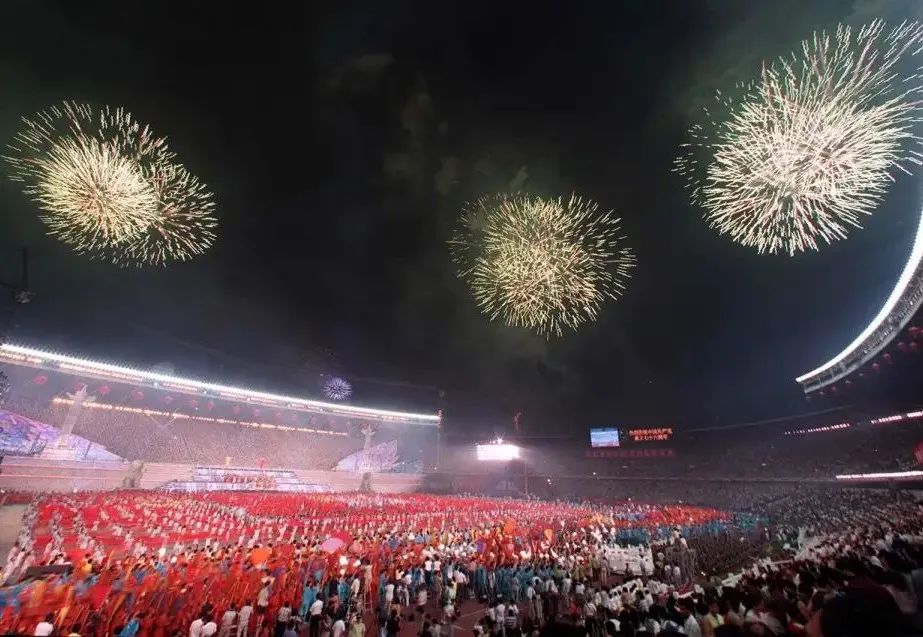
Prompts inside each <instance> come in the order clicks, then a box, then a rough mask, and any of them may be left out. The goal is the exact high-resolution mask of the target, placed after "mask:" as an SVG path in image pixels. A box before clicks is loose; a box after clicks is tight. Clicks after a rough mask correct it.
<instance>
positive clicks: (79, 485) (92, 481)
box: [0, 457, 424, 493]
mask: <svg viewBox="0 0 923 637" xmlns="http://www.w3.org/2000/svg"><path fill="white" fill-rule="evenodd" d="M195 466H196V465H186V464H170V463H147V464H145V466H144V471H143V473H142V474H141V479H140V480H139V481H138V484H137V486H138V487H139V488H142V489H158V488H161V487H163V486H164V485H166V484H167V483H168V482H174V481H187V480H191V479H192V472H193V469H194V468H195ZM131 473H132V467H131V465H130V464H128V463H121V462H76V461H69V460H48V459H44V458H40V457H8V458H6V459H4V461H3V464H2V465H0V489H4V490H7V491H29V492H44V491H74V490H75V489H76V490H78V491H105V490H109V489H118V488H120V487H123V486H126V483H125V479H126V478H130V477H131ZM295 474H296V475H297V476H298V477H299V479H301V480H302V481H303V482H306V483H310V484H316V485H320V486H322V487H324V488H325V490H327V491H356V490H358V489H359V486H360V484H361V482H362V475H361V474H358V473H346V472H342V471H312V470H296V471H295ZM423 478H424V476H422V475H417V474H398V473H376V474H372V489H373V490H374V491H377V492H379V493H410V492H414V491H419V490H421V488H422V486H423Z"/></svg>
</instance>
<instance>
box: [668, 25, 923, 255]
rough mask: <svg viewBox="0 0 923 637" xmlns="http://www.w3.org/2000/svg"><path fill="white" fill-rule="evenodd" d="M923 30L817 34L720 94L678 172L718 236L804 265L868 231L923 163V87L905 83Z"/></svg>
mask: <svg viewBox="0 0 923 637" xmlns="http://www.w3.org/2000/svg"><path fill="white" fill-rule="evenodd" d="M921 45H923V25H919V24H916V23H908V24H903V25H901V26H900V27H897V28H895V29H891V30H888V29H886V28H885V26H884V24H883V23H882V22H880V21H876V22H873V23H870V24H868V25H866V26H864V27H862V28H861V29H859V30H853V29H851V28H850V27H847V26H843V25H841V26H839V27H838V28H837V30H836V32H835V33H833V34H828V33H819V34H815V35H814V37H813V38H812V39H810V40H805V41H804V42H803V43H802V47H801V51H800V52H799V53H796V54H792V55H791V56H790V57H787V58H780V59H779V60H776V61H775V62H774V63H772V64H769V65H767V66H766V67H764V69H763V72H762V74H761V77H760V79H759V80H758V81H756V82H753V83H750V84H744V85H739V86H738V87H737V88H738V91H737V94H736V95H734V96H729V95H724V94H720V93H719V94H718V95H717V98H716V101H715V103H714V104H713V105H712V107H711V108H710V109H706V110H705V113H704V114H705V118H706V120H708V121H709V124H708V125H705V126H703V125H701V124H696V125H694V126H693V127H692V128H690V130H689V136H690V142H689V143H687V144H685V145H684V146H683V149H682V150H683V152H682V154H681V155H680V157H678V158H677V159H676V161H675V166H674V169H675V170H676V171H678V172H680V173H681V174H683V175H684V176H685V177H686V179H687V186H688V188H689V189H690V191H691V196H692V200H693V202H694V203H695V204H697V205H701V206H702V207H704V208H705V218H706V221H707V222H708V224H709V225H710V226H712V227H713V228H715V229H716V230H717V231H718V232H719V233H721V234H727V235H728V236H730V237H731V239H732V240H734V241H736V242H738V243H740V244H742V245H745V246H751V247H755V248H756V249H757V250H758V251H759V252H761V253H763V252H768V253H779V252H783V253H787V254H789V255H794V254H795V253H797V252H802V251H805V250H808V249H813V250H816V249H818V245H819V243H831V242H832V241H835V240H838V239H843V238H845V237H846V235H847V233H848V231H849V228H857V227H861V226H860V222H861V218H862V217H863V216H865V215H869V214H871V213H872V212H873V211H874V209H875V208H876V207H877V206H878V204H879V203H880V202H881V199H882V197H883V196H884V194H885V193H886V192H887V190H888V187H889V185H890V184H891V182H892V181H893V179H894V176H893V173H894V172H895V170H905V171H906V170H907V168H906V166H907V165H908V164H909V163H916V164H919V163H920V154H919V150H918V148H917V147H918V145H919V141H920V140H919V137H918V136H917V135H916V134H915V132H914V125H915V124H916V122H917V121H918V110H917V109H918V107H919V96H920V94H921V83H920V77H919V75H918V74H917V72H916V70H915V69H914V70H911V71H908V72H904V71H903V70H902V69H903V68H904V67H905V66H907V64H906V62H907V60H908V58H911V57H912V56H914V55H916V54H917V53H919V51H920V48H921Z"/></svg>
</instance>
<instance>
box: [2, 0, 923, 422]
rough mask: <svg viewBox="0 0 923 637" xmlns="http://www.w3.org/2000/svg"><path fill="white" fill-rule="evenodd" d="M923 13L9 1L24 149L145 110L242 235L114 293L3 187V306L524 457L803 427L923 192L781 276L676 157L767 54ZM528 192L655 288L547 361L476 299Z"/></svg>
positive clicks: (116, 351)
mask: <svg viewBox="0 0 923 637" xmlns="http://www.w3.org/2000/svg"><path fill="white" fill-rule="evenodd" d="M914 4H918V3H913V2H909V1H908V2H905V1H903V0H902V1H900V2H897V1H885V0H880V1H876V0H869V1H862V0H857V1H855V2H849V1H848V2H831V1H826V2H813V3H805V2H803V1H802V0H777V1H774V2H759V3H757V2H740V0H721V1H718V0H714V1H704V0H688V1H680V0H673V1H645V2H640V1H637V2H607V3H603V2H577V3H567V2H547V3H544V2H529V3H524V2H523V3H498V2H471V1H468V2H459V3H456V2H447V3H440V2H435V3H434V2H402V1H399V0H391V1H389V2H381V1H380V0H371V1H360V2H349V3H323V4H322V5H321V6H318V7H316V8H312V7H311V6H309V3H304V2H299V3H291V4H289V3H282V2H264V3H249V4H247V5H245V8H240V9H238V8H234V7H233V5H231V4H228V3H227V2H223V3H206V2H183V3H170V2H158V3H143V5H142V3H124V2H123V3H115V2H113V3H101V2H100V3H93V2H87V3H84V2H68V1H61V2H47V1H46V2H42V1H38V0H6V1H5V2H3V3H0V25H2V34H3V35H2V37H0V141H2V142H3V143H6V141H8V140H10V138H11V137H12V136H13V135H14V134H15V132H16V130H17V127H18V125H19V118H20V117H21V116H23V115H29V114H31V113H33V112H35V111H37V110H40V109H42V108H45V107H47V106H49V105H51V104H53V103H56V102H60V101H61V100H63V99H75V100H79V101H86V102H90V103H93V104H97V105H101V104H111V105H121V106H124V107H126V108H128V109H129V110H130V111H131V112H132V113H133V114H134V115H135V116H136V117H138V118H139V119H140V120H142V121H145V122H149V123H150V124H151V125H152V127H153V128H154V130H155V131H157V132H158V133H160V134H164V135H167V136H168V137H169V138H170V140H171V147H172V148H173V150H175V151H176V152H177V153H178V155H179V158H180V160H181V161H183V163H184V164H185V165H186V166H187V167H189V168H190V169H191V170H192V171H193V172H194V173H196V174H197V175H198V176H199V177H200V178H201V179H202V180H203V181H205V182H206V183H207V184H208V185H209V186H210V187H211V188H212V189H213V190H214V192H215V195H216V199H217V202H218V215H219V221H220V227H219V240H218V242H217V244H216V245H215V246H214V248H213V249H212V250H211V251H210V252H209V253H207V254H206V255H205V256H203V257H200V258H199V259H198V260H196V261H193V262H190V263H187V264H175V265H172V266H170V267H168V268H166V269H154V270H119V269H117V268H114V267H112V266H109V265H106V264H103V263H94V262H90V261H87V260H86V259H85V258H83V257H81V256H78V255H75V254H73V253H72V252H70V251H69V249H68V248H67V247H66V246H62V245H60V244H58V243H57V242H56V241H54V240H53V239H50V238H47V237H45V236H44V229H43V226H42V225H41V223H40V222H39V221H38V219H37V216H36V212H37V209H36V207H35V206H34V205H33V204H32V203H31V202H29V201H28V200H27V199H26V197H25V196H23V195H22V194H21V193H20V192H19V189H18V187H17V185H16V184H13V183H11V182H9V181H8V180H5V179H4V180H3V181H0V279H3V278H6V279H11V278H14V277H15V276H16V275H17V274H16V273H17V268H18V265H17V264H18V258H19V257H18V250H19V249H20V248H21V247H22V246H28V247H29V249H30V251H31V256H32V263H31V266H32V272H31V275H32V280H31V286H32V288H33V290H34V291H35V293H36V298H35V300H34V302H33V303H32V304H31V305H29V306H26V307H21V308H15V312H13V308H11V307H10V306H9V304H7V305H0V308H2V310H3V312H4V314H3V316H4V317H5V320H7V321H8V322H11V323H13V324H14V325H13V327H12V328H10V330H9V333H10V335H11V336H10V337H11V338H12V340H16V341H19V342H25V343H29V344H34V345H38V346H54V347H57V348H60V349H62V350H64V351H69V352H77V353H85V354H93V355H96V356H98V357H99V358H104V359H110V360H117V361H127V362H136V363H138V364H139V365H149V364H153V363H157V362H163V361H167V362H170V363H172V364H173V365H174V366H175V367H176V369H177V371H178V372H181V373H183V374H185V375H189V376H193V377H208V378H216V379H221V380H228V381H233V382H240V383H246V384H248V385H250V386H254V387H259V388H269V389H276V390H280V391H286V392H296V393H299V394H302V395H318V384H319V378H320V376H319V375H320V374H323V373H336V374H342V375H344V376H345V377H347V378H350V379H352V380H353V381H354V382H355V385H356V396H355V400H356V402H357V403H362V404H371V405H376V406H379V405H380V406H393V407H403V408H412V409H421V410H435V409H436V408H439V407H442V408H444V409H445V410H446V414H447V418H448V420H447V426H448V427H449V430H450V431H451V429H452V427H457V429H456V430H460V429H464V430H471V431H474V430H478V429H483V430H487V429H490V428H492V427H504V426H507V424H508V423H509V421H510V419H511V417H512V415H513V413H515V412H517V411H521V412H523V420H522V422H523V427H524V429H525V430H526V433H533V434H545V433H566V432H572V433H574V435H581V436H582V435H584V432H585V430H586V428H588V427H589V426H663V425H674V426H678V427H692V426H697V425H705V424H712V423H716V424H725V423H734V422H742V421H748V420H754V419H760V418H768V417H773V416H779V415H784V414H790V413H793V412H797V411H799V410H809V409H810V408H811V406H810V405H809V404H805V402H804V399H803V397H802V396H801V393H800V389H799V388H798V386H797V385H796V384H795V383H794V381H793V378H794V376H796V375H798V374H800V373H802V372H804V371H807V370H809V369H812V368H814V367H815V366H816V365H817V364H819V363H821V362H823V361H824V360H826V358H828V357H829V356H831V355H833V354H835V353H837V352H838V351H839V350H840V349H841V348H842V347H843V346H844V345H845V344H846V343H848V342H849V341H851V340H852V339H853V338H854V337H855V335H856V334H857V333H858V331H859V330H860V329H861V328H862V327H864V325H865V324H866V323H867V322H868V321H869V320H870V319H871V317H872V316H873V315H874V314H875V313H876V312H877V310H878V308H879V307H880V305H881V303H882V302H883V301H884V298H885V297H886V296H887V294H888V292H889V291H890V289H891V287H892V286H893V284H894V281H895V280H896V278H897V276H898V273H899V271H900V269H901V268H902V267H903V264H904V262H905V260H906V257H907V255H908V254H909V251H910V245H911V241H912V236H913V233H914V231H915V228H916V224H917V221H918V219H919V208H920V206H919V200H920V193H919V189H920V183H919V180H918V178H917V177H907V176H902V177H901V178H899V179H898V181H897V183H896V184H895V185H894V187H893V188H892V190H891V192H890V194H889V196H888V197H887V200H886V202H885V204H884V205H883V206H882V207H881V209H880V210H879V211H877V212H876V214H875V215H873V216H872V217H870V218H869V219H868V220H867V222H866V224H865V228H864V229H863V230H861V231H855V232H853V233H852V234H851V235H850V237H849V239H848V240H846V241H843V242H840V243H838V244H836V245H834V246H831V247H828V248H825V249H824V250H823V251H821V252H817V253H810V254H804V255H801V256H798V257H796V258H789V257H784V256H776V257H773V256H759V255H757V254H756V252H755V251H754V250H752V249H749V248H743V247H740V246H737V245H736V244H733V243H731V242H730V241H729V240H728V239H726V238H724V237H720V236H718V235H717V234H716V233H714V232H713V231H711V230H710V229H708V227H707V226H706V225H705V224H704V222H703V221H702V219H701V211H700V210H698V209H695V208H694V207H692V206H691V205H690V204H689V202H688V200H687V197H686V196H685V194H684V191H683V190H682V182H681V180H680V179H679V178H678V177H677V176H676V175H674V174H672V173H671V162H672V159H673V157H674V155H675V154H676V152H677V146H678V145H679V144H680V143H681V142H682V141H683V139H684V131H685V129H686V128H687V126H688V125H689V124H690V123H691V122H692V118H693V117H695V114H696V113H697V111H698V109H699V108H700V107H701V105H702V104H703V103H705V102H706V101H707V100H708V99H710V97H711V95H712V93H713V91H714V90H715V89H719V88H722V87H728V86H730V85H732V84H733V83H734V82H735V81H736V80H739V79H747V78H750V77H752V76H753V75H754V73H756V72H758V70H759V62H760V60H761V59H763V58H767V57H772V56H776V55H779V54H783V53H786V52H788V51H790V50H791V49H792V48H793V47H795V46H796V45H797V44H798V42H799V40H800V39H802V38H803V37H807V36H809V35H810V34H811V32H812V31H813V30H814V29H821V28H830V27H831V26H835V24H836V22H837V21H840V20H846V21H849V22H851V23H854V24H859V23H861V22H862V21H863V20H867V19H869V18H872V17H882V18H886V19H891V20H893V19H905V18H913V17H921V16H920V13H921V11H920V9H919V7H917V8H916V9H914V10H913V11H912V10H911V7H913V6H914ZM324 5H326V6H324ZM340 5H342V6H340ZM808 5H810V6H808ZM142 7H143V8H142ZM914 12H916V15H915V14H914ZM508 189H523V190H528V191H531V192H535V193H538V194H542V195H554V196H557V195H566V194H569V193H570V192H572V191H575V192H577V193H579V194H582V195H584V196H586V197H590V198H592V199H594V200H596V201H598V202H599V203H600V204H601V205H602V206H605V207H606V208H613V209H615V210H616V211H617V212H618V214H619V215H620V216H621V217H622V218H623V224H624V228H625V231H626V233H627V236H628V241H629V244H630V245H631V246H632V247H633V248H634V250H635V252H636V254H637V256H638V261H639V266H638V268H636V270H635V273H634V277H633V279H632V281H631V284H630V287H629V289H628V291H627V293H626V295H625V296H624V297H623V299H622V300H620V301H619V302H609V303H608V304H607V305H606V306H605V308H604V310H603V312H602V315H601V317H600V319H599V321H598V322H597V323H595V324H592V325H589V326H587V327H585V328H583V329H582V330H581V331H580V332H578V333H572V334H568V335H566V336H564V337H563V338H555V339H552V340H550V341H546V340H545V339H544V338H542V337H539V336H534V335H531V334H530V333H528V332H525V331H523V330H521V329H514V328H508V327H505V326H503V325H501V324H497V323H489V322H488V321H487V320H486V319H485V317H483V316H482V315H481V314H480V313H479V312H478V310H477V308H476V307H475V305H474V302H473V299H472V297H471V296H470V294H469V293H468V291H467V290H466V288H465V287H464V286H463V285H462V284H461V283H460V282H459V281H458V280H456V278H455V273H454V269H453V265H452V263H451V261H450V259H449V256H448V251H447V248H446V240H447V239H448V238H449V235H450V232H451V228H452V225H453V223H454V221H455V219H456V217H457V215H458V211H459V209H460V207H461V205H462V204H463V203H464V202H465V201H466V200H469V199H472V198H475V197H477V196H478V195H480V194H482V193H489V192H496V191H504V190H508ZM4 303H5V301H4ZM439 390H442V391H443V392H444V395H443V394H440V391H439ZM453 423H454V424H453Z"/></svg>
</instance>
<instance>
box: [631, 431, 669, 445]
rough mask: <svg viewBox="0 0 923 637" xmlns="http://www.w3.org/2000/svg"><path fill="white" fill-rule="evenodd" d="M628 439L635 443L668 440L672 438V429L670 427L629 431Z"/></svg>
mask: <svg viewBox="0 0 923 637" xmlns="http://www.w3.org/2000/svg"><path fill="white" fill-rule="evenodd" d="M628 437H629V438H631V439H632V440H634V441H635V442H650V441H653V440H669V439H670V438H672V437H673V429H672V428H671V427H657V428H656V429H629V430H628Z"/></svg>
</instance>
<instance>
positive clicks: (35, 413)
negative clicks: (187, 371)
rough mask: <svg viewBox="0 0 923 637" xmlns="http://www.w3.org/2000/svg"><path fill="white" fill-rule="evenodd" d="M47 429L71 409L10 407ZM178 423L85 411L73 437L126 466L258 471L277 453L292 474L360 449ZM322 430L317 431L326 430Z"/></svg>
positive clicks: (348, 440) (261, 431)
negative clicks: (227, 462) (269, 452)
mask: <svg viewBox="0 0 923 637" xmlns="http://www.w3.org/2000/svg"><path fill="white" fill-rule="evenodd" d="M9 407H10V408H11V409H14V410H15V411H17V412H18V413H21V414H22V415H24V416H27V417H29V418H32V419H34V420H36V421H39V422H45V423H52V424H54V423H62V422H64V417H65V415H66V413H67V407H68V406H67V405H65V404H61V405H55V404H53V405H51V406H47V405H44V404H41V403H35V402H31V401H25V400H16V401H12V404H11V405H10V406H9ZM186 411H188V409H187V410H184V411H179V412H178V413H179V414H180V415H179V416H178V417H176V418H173V417H171V416H169V415H145V414H143V413H128V412H124V411H115V410H107V409H95V408H85V409H83V410H82V411H81V412H80V417H79V419H78V421H77V424H76V425H75V426H74V434H76V435H78V436H82V437H83V438H86V439H87V440H92V441H93V442H95V443H99V444H101V445H103V446H104V447H106V449H108V450H109V451H111V452H112V453H114V454H116V455H118V456H121V457H122V458H125V459H126V460H144V461H145V462H175V463H182V464H214V463H215V461H216V460H218V461H219V462H220V461H224V459H225V458H230V459H231V463H232V464H234V465H235V466H258V465H259V464H260V462H261V460H265V458H264V456H265V452H264V450H265V449H273V450H274V451H273V458H272V460H273V466H277V467H285V468H290V469H332V468H334V467H335V466H336V464H337V462H338V461H339V460H340V459H342V458H343V457H345V456H347V455H349V454H350V453H353V452H355V451H357V450H359V449H361V448H362V445H363V439H362V437H361V436H359V435H353V436H347V435H331V434H327V433H305V432H301V431H288V430H280V429H268V428H258V427H250V426H244V425H239V424H235V423H217V422H211V421H207V420H192V419H188V418H183V417H182V415H183V414H184V413H185V412H186ZM322 428H323V427H317V429H322Z"/></svg>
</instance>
